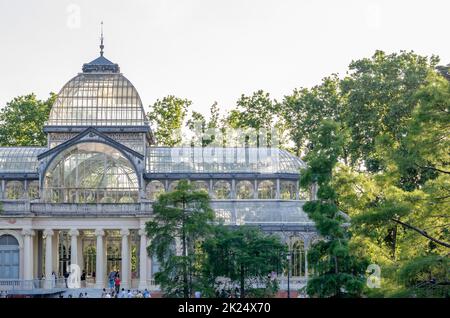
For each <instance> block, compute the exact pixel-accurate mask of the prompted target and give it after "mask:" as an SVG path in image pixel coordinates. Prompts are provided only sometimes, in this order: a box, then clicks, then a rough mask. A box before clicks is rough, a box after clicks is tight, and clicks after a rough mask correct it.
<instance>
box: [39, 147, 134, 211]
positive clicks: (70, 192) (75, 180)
mask: <svg viewBox="0 0 450 318" xmlns="http://www.w3.org/2000/svg"><path fill="white" fill-rule="evenodd" d="M138 195H139V182H138V178H137V174H136V172H135V170H134V167H133V165H132V164H131V162H130V161H129V160H128V159H127V158H126V157H125V156H124V155H123V154H122V153H121V152H120V151H119V150H117V149H115V148H113V147H111V146H108V145H105V144H103V143H96V142H89V143H81V144H77V145H75V146H72V147H70V148H68V149H66V150H64V151H62V152H61V153H60V154H58V155H57V156H56V158H54V160H53V161H52V163H51V164H50V166H49V167H48V169H47V172H46V173H45V179H44V198H45V200H46V202H53V203H63V202H64V203H66V202H68V203H119V202H122V203H128V202H137V200H138Z"/></svg>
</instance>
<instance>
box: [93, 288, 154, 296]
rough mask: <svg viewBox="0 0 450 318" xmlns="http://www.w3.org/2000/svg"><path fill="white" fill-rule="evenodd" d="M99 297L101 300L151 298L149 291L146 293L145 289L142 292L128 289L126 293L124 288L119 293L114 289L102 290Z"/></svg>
mask: <svg viewBox="0 0 450 318" xmlns="http://www.w3.org/2000/svg"><path fill="white" fill-rule="evenodd" d="M101 297H102V298H151V297H152V295H151V294H150V291H148V289H145V290H144V291H140V290H131V289H128V290H127V291H126V290H125V288H122V290H121V291H118V290H116V288H110V290H109V291H107V290H106V288H103V292H102V296H101Z"/></svg>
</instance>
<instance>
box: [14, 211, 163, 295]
mask: <svg viewBox="0 0 450 318" xmlns="http://www.w3.org/2000/svg"><path fill="white" fill-rule="evenodd" d="M120 219H121V220H119V219H109V220H108V221H106V222H105V221H103V222H102V220H99V219H96V220H95V221H94V220H93V219H90V220H89V219H84V220H82V221H80V220H78V221H76V222H73V220H71V221H69V220H67V222H66V220H64V221H61V220H62V219H60V222H58V221H57V220H54V221H51V222H45V221H44V220H42V219H41V220H42V222H41V220H39V221H38V222H36V221H37V220H36V219H35V220H33V221H31V222H29V221H27V222H21V221H19V222H17V223H16V224H10V225H12V226H11V229H10V230H8V231H9V232H8V233H11V234H12V235H13V236H15V237H16V238H18V239H19V240H20V242H21V244H20V270H19V276H18V277H17V278H16V279H19V280H23V281H29V283H28V285H30V286H31V282H32V281H33V282H36V281H37V280H40V281H42V284H40V285H39V286H41V288H47V289H50V288H55V276H56V277H57V278H59V279H60V280H59V284H62V283H63V277H62V273H63V272H70V269H69V268H68V267H69V266H68V265H69V264H76V265H78V266H79V267H80V271H81V272H82V271H83V270H84V269H86V271H89V272H88V274H89V275H88V276H89V279H88V280H89V282H88V280H86V282H85V284H83V286H87V287H89V286H90V287H91V288H104V287H107V286H108V274H109V272H110V271H111V270H117V271H119V274H120V279H121V288H125V289H127V288H139V289H142V290H143V289H145V288H152V285H153V284H152V282H153V278H152V274H153V273H152V262H151V258H150V257H149V256H148V254H147V246H148V244H149V243H150V242H149V240H148V238H147V236H146V232H145V230H144V226H145V222H146V220H144V219H141V218H120ZM21 223H22V224H21ZM25 223H26V224H25ZM71 223H72V224H71ZM73 223H77V224H76V225H73ZM99 223H100V224H99ZM101 223H103V225H101ZM89 224H91V225H89ZM105 224H106V226H105ZM113 224H117V225H119V224H120V225H121V227H120V226H114V225H113ZM81 242H82V243H81ZM36 244H39V248H38V249H36ZM108 247H110V248H113V251H114V253H118V254H117V255H116V254H114V257H115V258H114V261H110V258H108V257H107V256H109V257H111V256H110V255H108V254H107V253H108V250H107V249H108ZM38 250H41V251H42V252H40V253H38ZM61 251H64V253H63V254H62V252H61ZM89 251H92V253H91V254H89ZM83 253H84V254H85V256H84V260H83ZM38 254H39V255H38ZM132 255H133V257H132ZM143 255H144V256H145V257H142V256H143ZM86 257H87V258H86ZM89 257H90V259H89ZM37 258H38V259H37ZM108 261H109V263H108ZM94 263H95V264H94ZM88 264H89V265H88ZM108 266H109V268H108ZM53 273H55V275H53ZM132 274H133V275H132ZM33 284H34V287H35V288H36V286H37V285H35V284H36V283H33ZM28 285H27V286H28ZM153 287H154V286H153Z"/></svg>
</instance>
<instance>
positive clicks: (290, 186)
mask: <svg viewBox="0 0 450 318" xmlns="http://www.w3.org/2000/svg"><path fill="white" fill-rule="evenodd" d="M280 192H281V193H280V198H281V199H283V200H295V199H296V185H295V182H294V181H281V185H280Z"/></svg>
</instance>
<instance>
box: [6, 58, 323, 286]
mask: <svg viewBox="0 0 450 318" xmlns="http://www.w3.org/2000/svg"><path fill="white" fill-rule="evenodd" d="M44 131H45V133H46V134H47V136H48V144H47V147H0V289H2V288H3V289H6V288H11V287H14V286H16V288H21V287H24V288H25V287H26V286H28V287H29V288H32V287H34V288H43V289H46V288H54V287H55V286H54V276H53V275H52V273H55V274H56V276H57V277H62V276H63V275H64V273H65V271H66V270H67V268H68V265H70V264H72V263H73V264H78V265H79V266H80V268H81V270H84V271H86V274H87V279H86V281H85V283H86V286H91V287H92V288H103V287H104V286H105V285H106V281H107V275H108V273H109V272H110V271H111V270H118V271H119V272H120V274H121V279H122V287H124V288H149V289H151V288H157V286H155V285H154V280H153V274H154V273H155V272H156V271H157V270H158V264H157V262H156V261H154V260H152V259H151V258H150V257H148V256H147V253H146V247H147V245H148V244H149V241H148V239H147V237H146V235H145V232H144V226H145V223H146V222H147V221H148V220H149V219H151V218H152V203H153V202H154V200H156V199H157V197H158V195H159V194H161V193H164V192H168V191H172V190H173V189H174V188H175V187H176V185H177V183H178V182H179V180H182V179H188V180H190V182H191V183H192V184H193V185H195V187H196V188H198V189H202V190H204V191H207V192H208V193H209V194H210V196H211V198H212V202H211V204H212V207H213V208H214V210H215V212H216V215H217V217H218V218H221V219H222V220H223V221H224V223H225V224H228V225H230V226H240V225H254V226H259V227H261V228H262V229H263V230H264V231H267V232H270V233H275V234H277V235H280V237H282V239H283V240H284V241H285V242H286V244H289V246H290V249H291V251H292V258H291V261H290V262H291V275H292V277H293V279H294V281H292V282H291V284H295V279H297V281H298V282H304V281H305V280H306V279H307V276H308V263H307V260H306V254H307V250H308V247H309V246H310V244H311V242H312V241H313V240H314V239H316V237H317V236H316V234H315V230H314V224H313V223H312V222H311V221H310V220H309V219H308V217H307V215H306V214H305V213H304V212H303V209H302V206H303V204H304V202H305V200H307V199H309V197H306V196H305V195H304V194H302V193H300V191H299V188H298V178H299V171H300V169H301V168H302V167H304V163H303V162H302V161H301V160H300V159H299V158H297V157H295V156H293V155H292V154H290V153H289V152H287V151H285V150H281V149H277V148H250V147H233V148H231V147H230V148H222V147H206V148H201V147H175V148H167V147H157V146H155V140H154V136H153V134H152V130H151V128H150V126H149V124H148V122H147V120H146V116H145V113H144V108H143V105H142V101H141V99H140V97H139V94H138V92H137V91H136V89H135V88H134V86H133V85H132V84H131V82H130V81H129V80H128V79H127V78H126V77H125V76H124V75H122V73H120V69H119V66H118V65H117V64H114V63H112V62H110V61H109V60H108V59H106V58H105V57H104V56H103V53H102V54H101V56H100V57H99V58H97V59H95V60H94V61H92V62H90V63H87V64H84V65H83V67H82V72H81V73H79V74H78V75H76V76H75V77H74V78H72V79H71V80H70V81H68V82H67V84H66V85H64V87H63V88H62V89H61V91H60V92H59V94H58V98H57V100H56V101H55V103H54V105H53V107H52V109H51V113H50V117H49V120H48V122H47V123H46V125H45V127H44ZM30 282H31V283H30ZM36 282H37V283H36ZM17 286H19V287H17ZM30 286H32V287H30Z"/></svg>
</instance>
